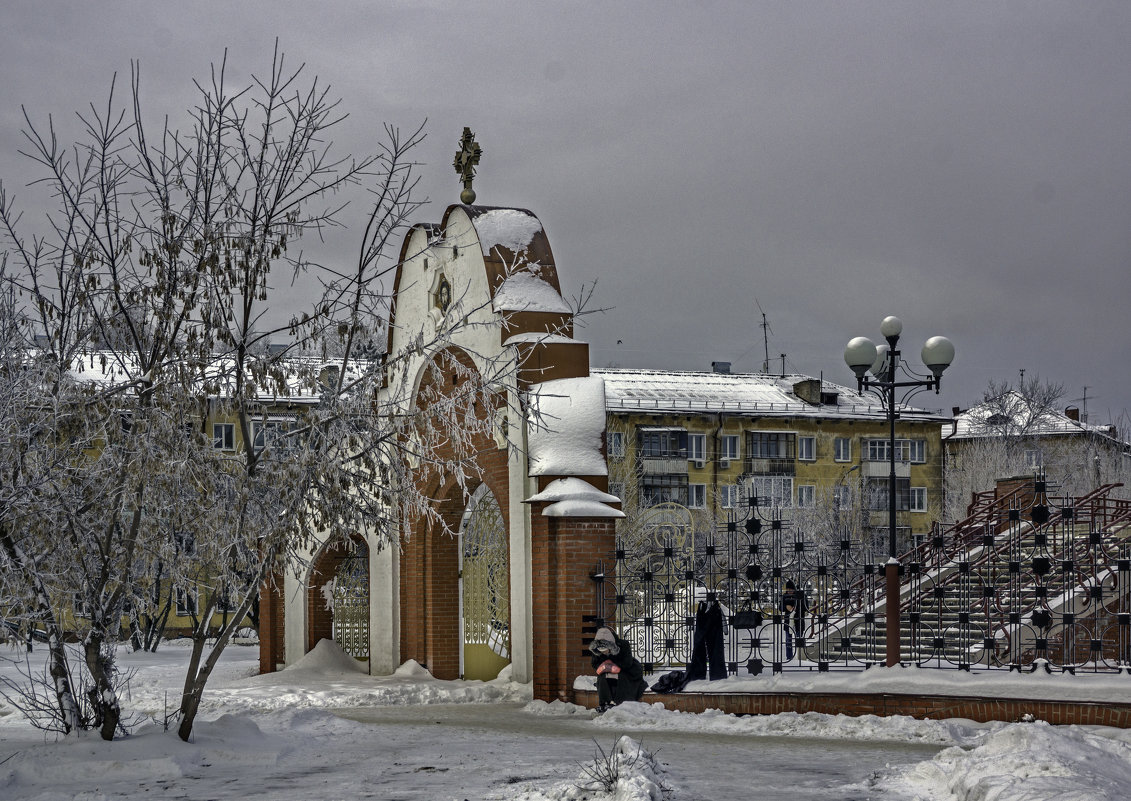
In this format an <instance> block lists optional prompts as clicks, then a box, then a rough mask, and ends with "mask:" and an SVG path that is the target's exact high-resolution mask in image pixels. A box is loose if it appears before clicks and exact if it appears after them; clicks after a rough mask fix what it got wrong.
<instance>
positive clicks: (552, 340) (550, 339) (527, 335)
mask: <svg viewBox="0 0 1131 801" xmlns="http://www.w3.org/2000/svg"><path fill="white" fill-rule="evenodd" d="M523 342H534V343H541V344H546V345H577V344H584V343H582V342H581V340H578V339H574V338H573V337H567V336H562V335H561V334H547V333H545V332H542V331H526V332H524V333H522V334H515V335H514V336H512V337H507V340H506V342H504V343H503V344H504V345H518V344H520V343H523Z"/></svg>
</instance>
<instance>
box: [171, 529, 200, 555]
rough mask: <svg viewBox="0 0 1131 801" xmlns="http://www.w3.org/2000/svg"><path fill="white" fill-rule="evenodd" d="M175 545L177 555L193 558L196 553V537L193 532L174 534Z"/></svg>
mask: <svg viewBox="0 0 1131 801" xmlns="http://www.w3.org/2000/svg"><path fill="white" fill-rule="evenodd" d="M173 545H174V546H175V547H176V549H177V553H183V554H187V555H189V556H191V555H192V554H194V553H196V536H195V535H194V534H193V533H192V532H191V531H176V532H174V533H173Z"/></svg>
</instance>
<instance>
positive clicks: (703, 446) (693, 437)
mask: <svg viewBox="0 0 1131 801" xmlns="http://www.w3.org/2000/svg"><path fill="white" fill-rule="evenodd" d="M706 453H707V435H706V434H688V435H687V458H688V459H690V460H691V461H693V462H702V461H704V460H705V459H706V458H707V456H706Z"/></svg>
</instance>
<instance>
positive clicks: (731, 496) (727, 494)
mask: <svg viewBox="0 0 1131 801" xmlns="http://www.w3.org/2000/svg"><path fill="white" fill-rule="evenodd" d="M719 506H721V507H722V508H724V509H734V508H736V507H737V506H738V485H737V484H723V485H722V486H721V487H719Z"/></svg>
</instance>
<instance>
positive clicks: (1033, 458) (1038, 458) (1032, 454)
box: [1025, 448, 1044, 470]
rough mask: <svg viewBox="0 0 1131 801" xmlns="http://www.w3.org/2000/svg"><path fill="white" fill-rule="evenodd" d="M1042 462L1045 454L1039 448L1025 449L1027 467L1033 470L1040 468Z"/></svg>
mask: <svg viewBox="0 0 1131 801" xmlns="http://www.w3.org/2000/svg"><path fill="white" fill-rule="evenodd" d="M1042 464H1044V456H1043V454H1042V453H1041V451H1040V449H1039V448H1038V449H1034V450H1027V451H1025V465H1026V467H1029V468H1031V469H1033V470H1038V469H1040V467H1041V465H1042Z"/></svg>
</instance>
